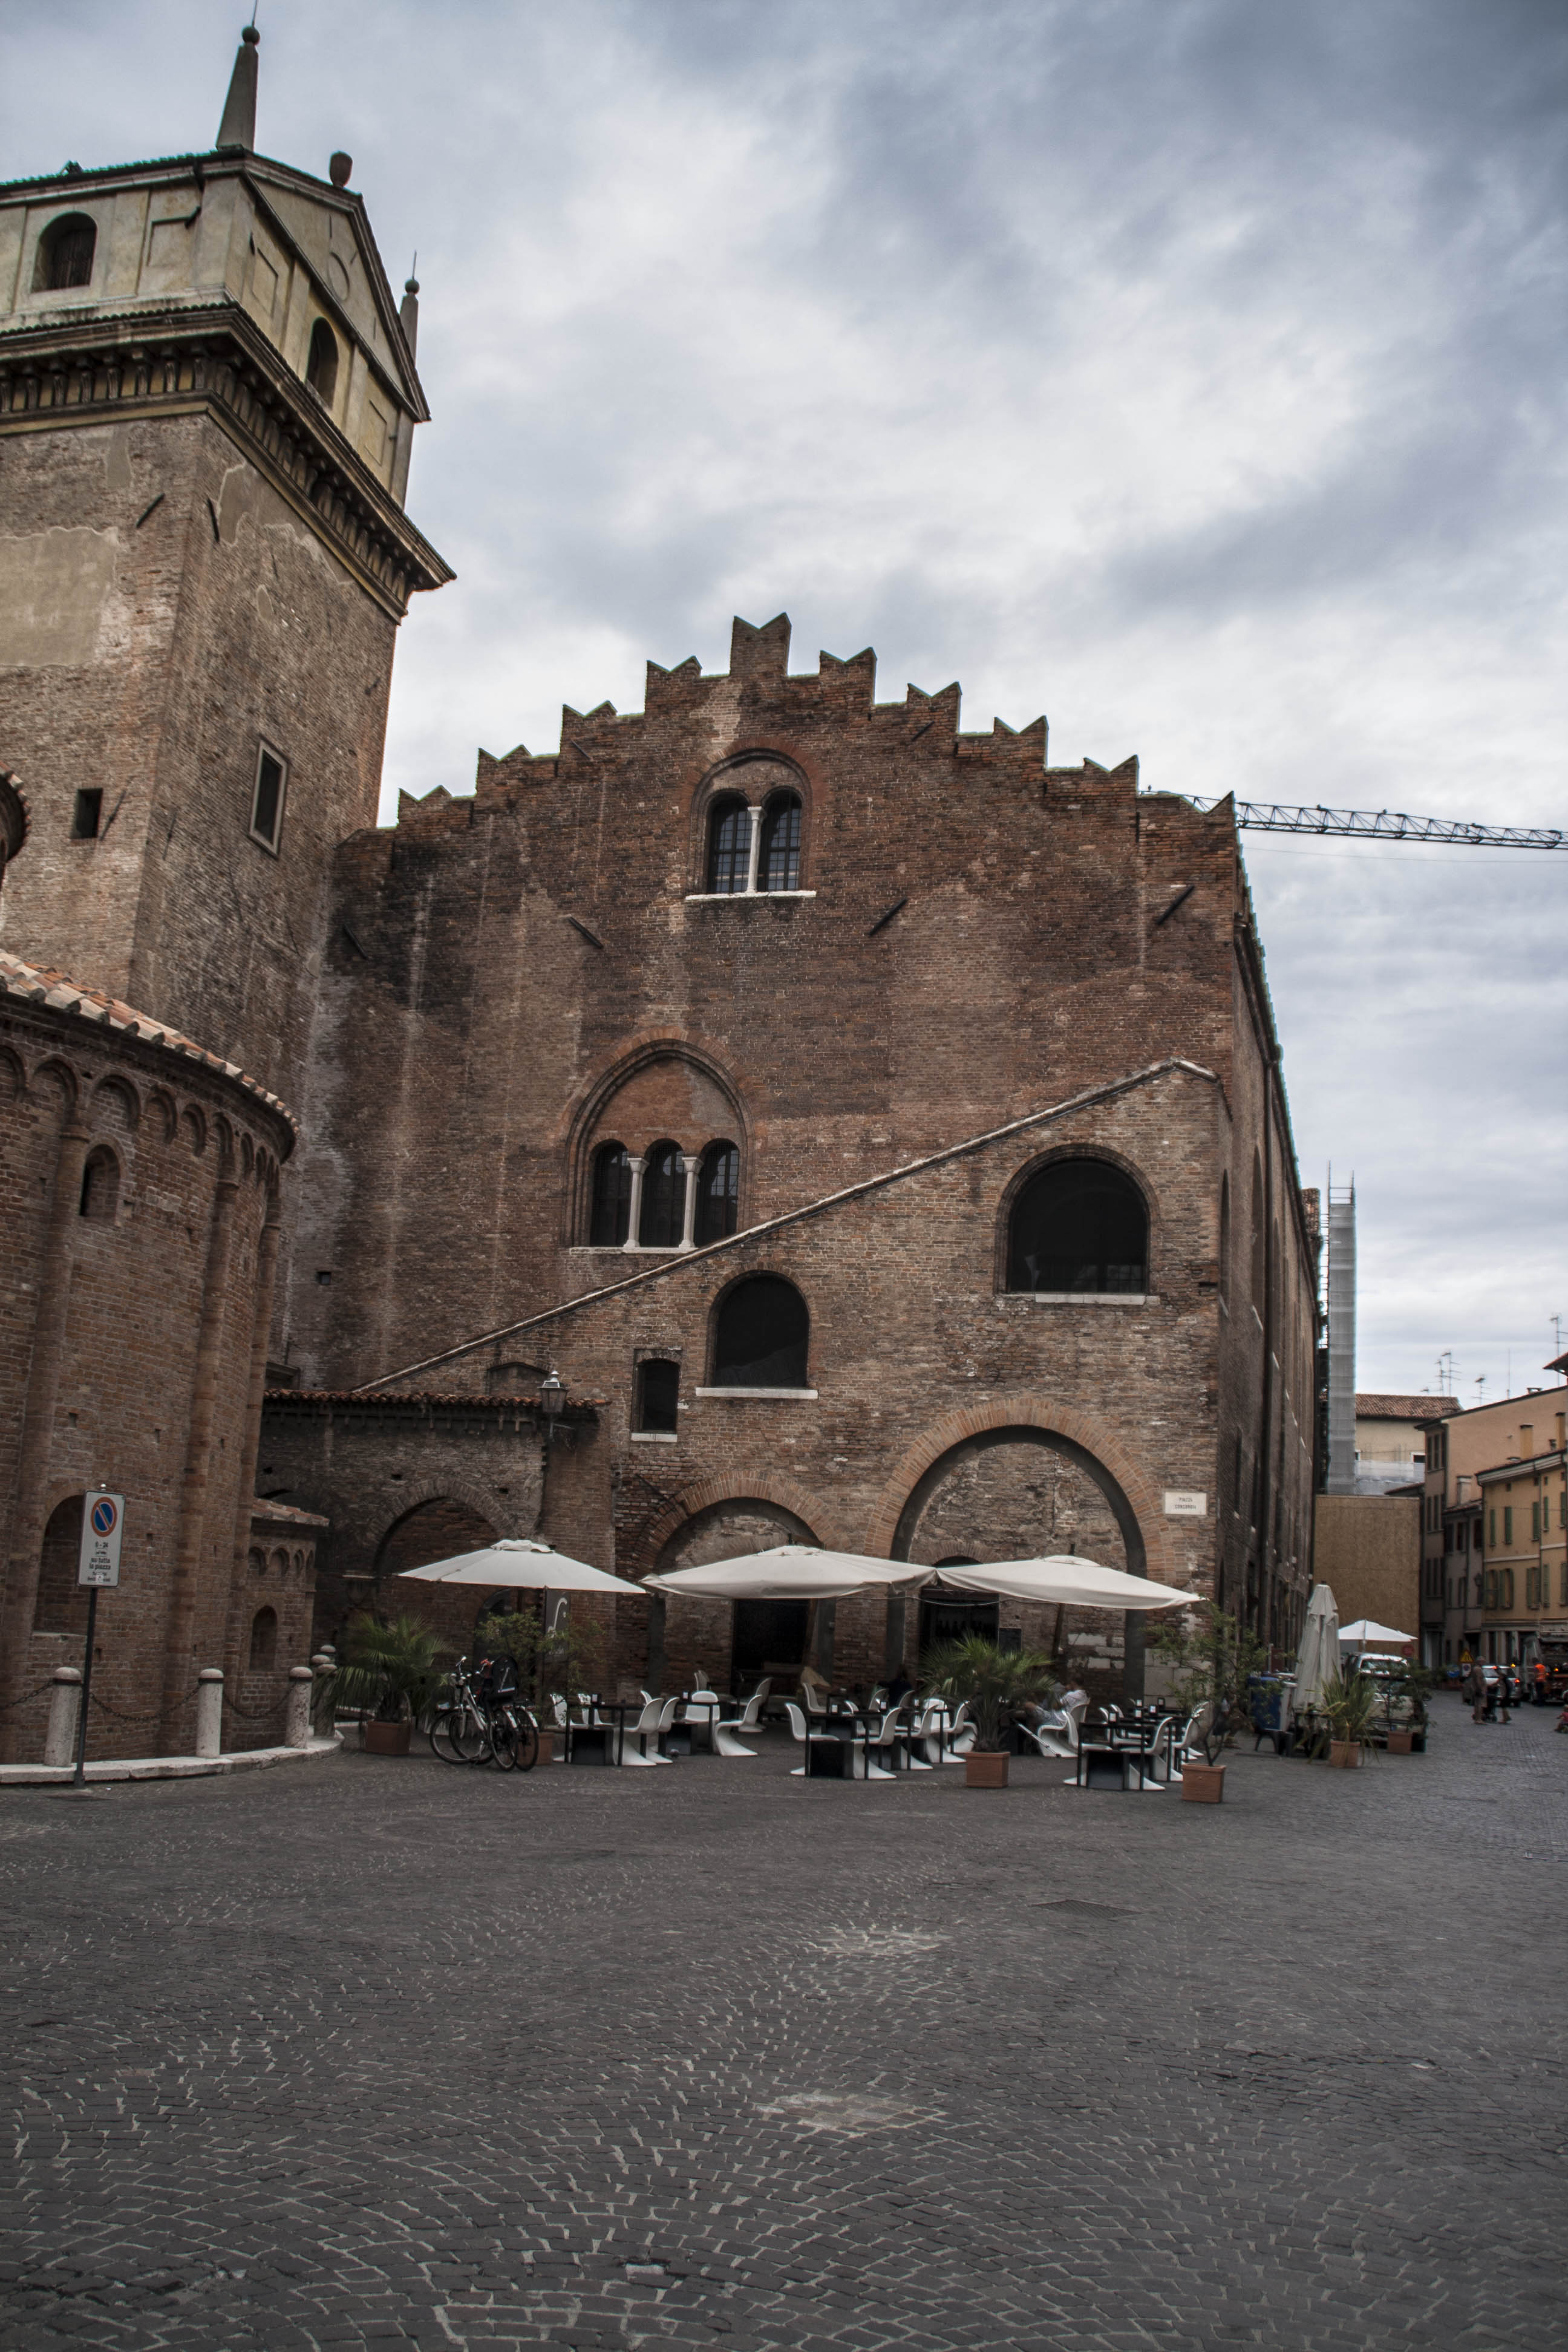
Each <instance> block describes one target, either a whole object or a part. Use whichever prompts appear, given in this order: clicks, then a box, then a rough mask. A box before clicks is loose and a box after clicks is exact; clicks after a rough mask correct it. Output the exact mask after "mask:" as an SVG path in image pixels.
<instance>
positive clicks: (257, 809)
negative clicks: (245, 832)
mask: <svg viewBox="0 0 1568 2352" xmlns="http://www.w3.org/2000/svg"><path fill="white" fill-rule="evenodd" d="M288 787H289V762H288V761H287V760H285V759H284V758H282V757H281V755H280V754H279V752H277V751H273V750H272V749H271V747H270V746H269V745H268V744H266V743H263V745H262V746H261V749H260V751H259V752H258V755H257V761H256V792H255V794H254V796H253V798H252V800H251V803H250V838H251V839H252V841H258V842H259V843H260V844H261V846H262V848H263V849H269V850H270V851H271V852H272V854H273V856H275V857H276V856H277V855H278V847H279V843H280V841H281V840H282V838H283V798H284V794H285V793H286V792H287V791H288Z"/></svg>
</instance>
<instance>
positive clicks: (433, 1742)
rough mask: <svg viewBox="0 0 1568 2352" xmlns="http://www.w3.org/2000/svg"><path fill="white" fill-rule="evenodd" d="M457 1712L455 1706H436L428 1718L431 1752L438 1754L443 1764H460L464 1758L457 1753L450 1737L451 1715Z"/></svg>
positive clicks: (453, 1715)
mask: <svg viewBox="0 0 1568 2352" xmlns="http://www.w3.org/2000/svg"><path fill="white" fill-rule="evenodd" d="M458 1712H459V1710H458V1709H457V1708H456V1707H450V1706H438V1707H437V1710H436V1712H435V1714H434V1716H433V1717H431V1720H430V1731H429V1739H430V1748H431V1753H432V1754H433V1755H436V1756H438V1757H439V1758H440V1759H441V1761H442V1763H443V1764H461V1763H462V1762H464V1760H465V1759H464V1758H463V1757H461V1756H460V1755H459V1754H458V1749H457V1748H456V1746H455V1745H454V1743H453V1739H452V1722H453V1717H455V1716H456V1715H457V1714H458Z"/></svg>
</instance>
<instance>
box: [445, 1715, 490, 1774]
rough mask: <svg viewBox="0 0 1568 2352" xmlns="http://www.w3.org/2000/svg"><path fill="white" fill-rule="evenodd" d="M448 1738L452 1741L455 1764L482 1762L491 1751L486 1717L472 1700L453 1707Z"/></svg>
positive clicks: (449, 1720)
mask: <svg viewBox="0 0 1568 2352" xmlns="http://www.w3.org/2000/svg"><path fill="white" fill-rule="evenodd" d="M447 1739H448V1740H449V1741H450V1743H451V1748H452V1761H453V1762H454V1763H455V1764H482V1763H483V1762H484V1761H485V1759H486V1757H487V1756H488V1755H489V1733H488V1732H487V1730H486V1729H485V1719H484V1717H483V1716H482V1715H481V1714H480V1713H479V1709H478V1707H477V1706H474V1705H473V1703H472V1701H471V1700H465V1701H464V1703H463V1704H462V1705H461V1706H455V1707H454V1708H453V1709H452V1712H451V1716H450V1717H449V1719H448V1724H447Z"/></svg>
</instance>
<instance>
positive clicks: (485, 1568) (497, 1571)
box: [398, 1536, 642, 1598]
mask: <svg viewBox="0 0 1568 2352" xmlns="http://www.w3.org/2000/svg"><path fill="white" fill-rule="evenodd" d="M398 1574H399V1575H400V1576H406V1577H410V1578H412V1579H413V1580H415V1581H416V1583H420V1584H488V1585H489V1586H490V1587H491V1589H492V1590H493V1591H498V1592H500V1591H515V1592H525V1591H536V1592H625V1593H626V1594H628V1595H631V1596H632V1597H634V1598H635V1597H636V1596H637V1595H638V1594H640V1592H641V1591H642V1587H641V1585H639V1584H630V1583H628V1582H627V1580H626V1578H625V1577H624V1576H606V1575H605V1571H604V1570H603V1569H602V1568H590V1567H589V1566H588V1564H587V1562H586V1561H585V1560H581V1559H570V1558H569V1557H568V1555H567V1554H566V1553H565V1552H563V1551H557V1550H556V1549H554V1547H553V1546H552V1545H551V1544H547V1543H536V1542H535V1541H534V1540H533V1538H531V1537H530V1536H502V1537H501V1538H500V1540H499V1541H498V1542H496V1543H493V1544H486V1546H485V1547H484V1549H483V1550H482V1551H463V1552H458V1553H457V1554H456V1555H455V1556H454V1557H453V1558H452V1559H433V1560H432V1561H431V1562H430V1565H429V1567H428V1568H404V1569H399V1570H398Z"/></svg>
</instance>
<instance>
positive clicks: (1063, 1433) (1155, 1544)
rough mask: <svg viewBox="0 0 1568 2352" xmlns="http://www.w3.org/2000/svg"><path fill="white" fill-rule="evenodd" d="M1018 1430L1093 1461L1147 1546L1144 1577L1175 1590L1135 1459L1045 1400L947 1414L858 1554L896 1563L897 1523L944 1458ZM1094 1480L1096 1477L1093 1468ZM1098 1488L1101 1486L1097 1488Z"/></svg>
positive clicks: (1095, 1423) (891, 1483)
mask: <svg viewBox="0 0 1568 2352" xmlns="http://www.w3.org/2000/svg"><path fill="white" fill-rule="evenodd" d="M1009 1429H1016V1430H1020V1431H1024V1430H1038V1431H1039V1433H1040V1438H1041V1441H1042V1442H1043V1443H1047V1444H1048V1443H1049V1441H1050V1439H1051V1438H1052V1437H1058V1438H1061V1439H1064V1440H1065V1441H1066V1444H1065V1445H1064V1448H1063V1450H1064V1451H1068V1450H1069V1449H1070V1450H1072V1451H1075V1452H1077V1453H1079V1454H1085V1455H1088V1456H1089V1465H1086V1466H1090V1465H1099V1468H1100V1470H1101V1471H1102V1472H1103V1473H1104V1474H1105V1478H1106V1479H1107V1480H1109V1481H1110V1486H1105V1487H1104V1488H1103V1491H1105V1493H1106V1495H1107V1499H1108V1500H1110V1502H1111V1504H1112V1507H1115V1502H1116V1494H1113V1493H1112V1492H1111V1491H1110V1490H1111V1488H1114V1489H1115V1490H1116V1492H1117V1493H1119V1494H1120V1496H1121V1498H1122V1499H1123V1501H1124V1503H1125V1506H1126V1508H1127V1510H1128V1511H1129V1512H1130V1513H1131V1517H1132V1519H1133V1520H1134V1521H1135V1522H1136V1527H1137V1532H1138V1535H1139V1536H1140V1537H1141V1538H1142V1546H1143V1555H1144V1558H1143V1568H1144V1573H1145V1574H1147V1575H1148V1576H1150V1577H1152V1579H1153V1580H1154V1582H1155V1583H1156V1584H1174V1583H1176V1582H1177V1581H1178V1580H1177V1578H1176V1576H1175V1575H1174V1573H1173V1566H1174V1563H1173V1560H1172V1558H1171V1550H1170V1541H1169V1538H1168V1536H1167V1533H1166V1528H1165V1521H1164V1515H1163V1512H1162V1510H1161V1508H1160V1496H1159V1490H1158V1489H1157V1487H1156V1486H1155V1484H1154V1481H1153V1480H1152V1478H1151V1477H1150V1475H1149V1474H1148V1472H1147V1471H1146V1470H1145V1469H1144V1467H1143V1465H1142V1464H1141V1463H1140V1462H1137V1461H1136V1460H1134V1459H1133V1458H1132V1456H1131V1455H1130V1454H1128V1452H1127V1450H1126V1448H1125V1446H1123V1445H1122V1444H1121V1443H1120V1442H1119V1441H1118V1440H1117V1439H1116V1438H1115V1437H1114V1436H1113V1435H1112V1433H1110V1430H1108V1429H1107V1428H1106V1427H1105V1425H1104V1423H1101V1422H1100V1421H1099V1420H1097V1419H1096V1418H1095V1416H1094V1415H1093V1414H1092V1413H1087V1412H1080V1411H1079V1410H1078V1409H1076V1408H1075V1407H1073V1406H1071V1405H1061V1404H1054V1403H1052V1402H1051V1401H1050V1399H1049V1398H1047V1397H1040V1396H1031V1395H1028V1394H1023V1395H1015V1396H1005V1397H995V1398H994V1399H993V1400H992V1401H991V1402H989V1403H988V1404H975V1405H967V1406H964V1407H963V1408H961V1409H960V1410H959V1411H957V1412H950V1413H944V1414H943V1416H942V1420H940V1421H939V1422H937V1423H934V1424H933V1425H932V1427H931V1428H930V1429H929V1430H927V1432H926V1433H925V1435H924V1436H923V1437H921V1438H920V1439H918V1440H917V1441H916V1443H915V1444H913V1445H911V1446H910V1449H909V1451H908V1452H907V1453H906V1454H904V1456H903V1459H902V1460H901V1461H900V1464H899V1465H898V1467H897V1469H896V1470H895V1471H894V1472H893V1474H892V1475H891V1477H890V1478H889V1480H888V1482H887V1484H886V1486H884V1487H883V1489H882V1492H881V1495H880V1496H879V1499H878V1503H877V1507H876V1509H875V1511H874V1512H873V1513H872V1516H871V1520H870V1524H869V1526H868V1528H867V1531H866V1539H865V1542H864V1544H863V1545H862V1546H861V1549H863V1550H865V1551H868V1552H871V1553H874V1554H876V1555H877V1556H878V1557H879V1558H880V1559H892V1558H893V1557H894V1552H893V1546H894V1543H895V1542H896V1540H897V1538H898V1533H899V1524H900V1520H901V1519H902V1517H903V1516H904V1513H905V1511H906V1510H907V1508H908V1507H909V1505H910V1502H911V1500H912V1499H913V1497H914V1496H915V1493H916V1490H917V1489H918V1488H919V1486H921V1481H922V1480H923V1479H925V1478H926V1477H927V1476H928V1475H929V1474H930V1473H931V1471H932V1470H934V1469H935V1468H936V1467H937V1466H938V1465H939V1464H940V1463H942V1460H943V1459H944V1457H945V1456H946V1455H948V1454H952V1453H955V1452H956V1451H957V1450H958V1449H959V1448H960V1447H962V1446H963V1445H965V1444H968V1443H969V1442H970V1441H971V1440H973V1439H975V1438H980V1439H984V1438H986V1437H989V1436H992V1435H994V1434H995V1435H1000V1433H1003V1432H1005V1431H1006V1430H1009ZM1090 1475H1093V1470H1092V1467H1091V1468H1090ZM1097 1483H1100V1482H1098V1481H1097Z"/></svg>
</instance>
